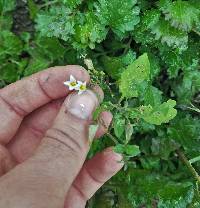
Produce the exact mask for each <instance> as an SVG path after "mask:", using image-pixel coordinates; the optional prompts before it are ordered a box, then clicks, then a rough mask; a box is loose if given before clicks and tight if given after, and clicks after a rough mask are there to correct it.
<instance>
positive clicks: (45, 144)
mask: <svg viewBox="0 0 200 208" xmlns="http://www.w3.org/2000/svg"><path fill="white" fill-rule="evenodd" d="M70 75H73V76H74V77H76V79H77V80H81V81H87V82H89V79H90V78H89V75H88V73H87V72H86V71H85V70H84V69H83V68H82V67H79V66H64V67H54V68H50V69H47V70H45V71H42V72H40V73H37V74H34V75H32V76H31V77H28V78H25V79H23V80H21V81H18V82H16V83H14V84H11V85H9V86H7V87H5V88H3V89H1V90H0V143H1V145H0V174H1V178H0V189H1V190H6V191H1V192H0V207H6V208H14V207H15V208H25V207H26V208H27V207H31V208H40V207H41V208H44V207H48V208H60V207H61V208H63V207H65V208H67V207H69V208H82V207H85V205H86V202H87V200H88V199H89V198H91V196H92V195H93V194H94V193H95V192H96V191H97V190H98V189H99V188H100V187H101V186H102V185H103V184H104V183H105V182H106V181H107V180H108V179H109V178H111V177H112V176H113V175H114V174H115V173H117V172H118V171H119V170H120V169H121V168H122V166H123V164H122V162H121V163H120V162H119V161H121V159H122V158H121V156H120V155H118V154H116V153H114V152H113V151H112V148H108V149H106V150H104V151H103V152H101V153H98V154H97V155H96V156H94V157H93V158H92V159H90V160H88V161H85V159H86V155H87V153H88V151H89V140H88V127H89V124H90V123H91V122H92V120H91V117H92V112H93V111H94V110H95V108H96V107H97V106H98V105H99V102H100V101H99V99H97V97H101V99H103V92H102V90H101V89H100V88H99V87H95V88H94V89H93V91H91V90H88V91H86V92H84V93H83V94H82V95H81V96H79V95H77V94H76V93H73V94H72V92H71V91H69V90H68V88H66V87H65V86H64V85H63V82H64V81H66V80H68V79H69V77H70ZM97 94H98V96H96V95H97ZM80 102H83V103H84V106H85V112H84V114H81V113H79V112H80V109H78V110H79V111H78V110H77V108H79V104H80ZM99 120H101V121H103V122H100V123H99V128H98V130H97V132H96V135H95V137H96V138H97V137H101V136H102V135H103V134H104V133H105V132H106V130H107V128H108V126H109V124H110V123H111V120H112V115H111V113H109V112H102V114H101V115H100V118H99ZM102 123H103V125H102Z"/></svg>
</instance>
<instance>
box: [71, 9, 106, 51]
mask: <svg viewBox="0 0 200 208" xmlns="http://www.w3.org/2000/svg"><path fill="white" fill-rule="evenodd" d="M80 18H81V17H80ZM74 29H75V34H74V37H73V39H74V43H73V45H74V47H75V48H78V49H80V48H87V47H88V46H89V47H90V48H92V49H94V48H95V43H100V42H102V41H103V40H104V39H105V37H106V35H107V32H108V30H107V29H106V28H105V26H104V25H102V24H100V23H99V21H98V18H97V17H96V16H95V14H94V13H93V12H88V13H86V14H85V16H84V20H83V21H82V23H80V24H76V25H75V28H74Z"/></svg>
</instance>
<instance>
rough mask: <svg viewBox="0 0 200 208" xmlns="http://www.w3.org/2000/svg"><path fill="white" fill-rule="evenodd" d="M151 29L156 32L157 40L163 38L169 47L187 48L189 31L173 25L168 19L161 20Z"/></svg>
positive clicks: (163, 41)
mask: <svg viewBox="0 0 200 208" xmlns="http://www.w3.org/2000/svg"><path fill="white" fill-rule="evenodd" d="M151 31H152V33H153V34H155V39H156V40H161V42H162V43H166V44H167V45H168V46H169V47H174V48H176V47H178V48H180V49H181V50H186V48H187V43H188V35H187V32H184V31H181V30H179V29H177V28H175V27H172V26H171V24H170V23H169V22H168V21H166V20H164V19H161V20H159V22H158V23H156V24H155V25H153V26H151Z"/></svg>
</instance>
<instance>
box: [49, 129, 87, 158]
mask: <svg viewBox="0 0 200 208" xmlns="http://www.w3.org/2000/svg"><path fill="white" fill-rule="evenodd" d="M68 132H69V131H66V130H62V129H59V128H56V127H53V128H51V129H49V130H48V131H47V133H46V137H47V138H48V139H51V140H54V141H55V142H56V143H57V144H58V145H59V147H60V146H61V147H62V148H63V147H64V149H65V150H66V149H67V151H69V152H71V153H72V154H74V155H76V156H77V154H79V153H80V152H82V151H83V149H84V148H83V146H82V145H81V143H79V141H78V139H77V138H74V137H73V134H71V133H68Z"/></svg>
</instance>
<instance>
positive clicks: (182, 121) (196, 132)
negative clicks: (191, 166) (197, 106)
mask: <svg viewBox="0 0 200 208" xmlns="http://www.w3.org/2000/svg"><path fill="white" fill-rule="evenodd" d="M167 131H168V136H169V138H170V139H173V140H174V141H176V142H177V143H178V144H180V145H181V146H183V148H184V150H185V151H186V152H187V153H188V154H190V155H192V157H194V156H198V155H199V152H200V146H199V142H200V120H199V118H197V117H194V118H193V117H191V116H190V115H188V114H186V115H185V114H183V113H179V114H178V115H177V117H176V118H175V119H174V120H173V121H171V122H170V127H169V128H168V130H167Z"/></svg>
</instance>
